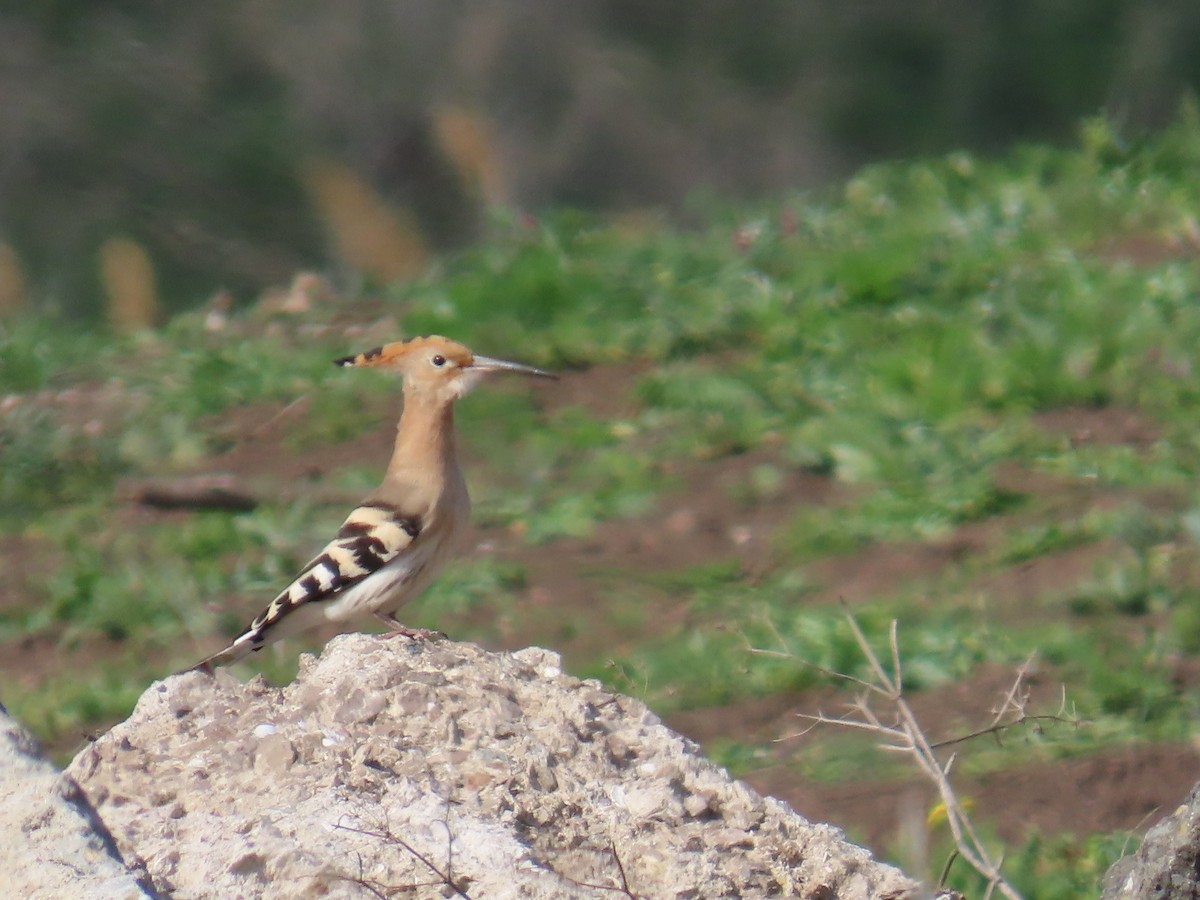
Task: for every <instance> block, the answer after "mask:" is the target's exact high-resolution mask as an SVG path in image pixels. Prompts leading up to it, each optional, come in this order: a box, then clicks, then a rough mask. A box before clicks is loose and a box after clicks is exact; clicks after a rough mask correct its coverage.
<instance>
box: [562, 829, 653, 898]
mask: <svg viewBox="0 0 1200 900" xmlns="http://www.w3.org/2000/svg"><path fill="white" fill-rule="evenodd" d="M608 849H609V851H610V852H611V853H612V855H613V861H614V862H616V864H617V873H618V874H619V875H620V876H621V883H620V884H619V885H616V886H614V885H611V884H594V883H593V882H590V881H578V880H576V879H574V878H571V877H570V876H569V875H562V877H563V878H565V879H566V880H567V881H569V882H571V883H572V884H574V885H578V886H579V887H584V888H591V889H592V890H595V891H612V892H613V893H617V894H624V895H625V896H626V897H628V898H629V900H640V898H639V897H638V895H637V894H635V893H634V892H633V889H632V888H630V887H629V878H628V877H626V875H625V864H624V863H622V862H621V854H619V853H617V845H616V844H615V843H613V842H612V841H611V840H610V841H609V842H608ZM559 874H560V875H561V874H562V873H559Z"/></svg>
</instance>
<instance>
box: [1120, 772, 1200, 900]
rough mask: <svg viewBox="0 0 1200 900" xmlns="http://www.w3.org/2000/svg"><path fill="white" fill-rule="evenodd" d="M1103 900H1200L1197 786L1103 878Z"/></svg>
mask: <svg viewBox="0 0 1200 900" xmlns="http://www.w3.org/2000/svg"><path fill="white" fill-rule="evenodd" d="M1102 897H1103V900H1192V898H1200V784H1197V785H1196V786H1195V787H1194V788H1192V792H1191V794H1189V795H1188V798H1187V800H1186V801H1184V803H1183V805H1182V806H1180V807H1179V808H1178V809H1177V810H1175V812H1174V813H1173V814H1171V815H1169V816H1167V817H1166V818H1165V819H1163V820H1162V821H1161V822H1159V823H1158V824H1157V825H1155V826H1154V827H1153V828H1151V829H1150V830H1149V831H1147V832H1146V837H1145V839H1144V840H1143V841H1142V846H1141V847H1140V848H1138V851H1137V852H1136V853H1133V854H1131V855H1129V856H1126V857H1124V858H1122V859H1119V860H1117V861H1116V862H1115V863H1113V864H1112V866H1110V867H1109V870H1108V872H1107V873H1106V874H1105V876H1104V893H1103V895H1102Z"/></svg>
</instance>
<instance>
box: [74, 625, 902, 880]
mask: <svg viewBox="0 0 1200 900" xmlns="http://www.w3.org/2000/svg"><path fill="white" fill-rule="evenodd" d="M68 773H69V774H70V775H71V777H72V778H74V779H75V780H76V781H78V783H79V784H80V785H81V787H82V789H83V790H84V791H85V792H86V793H87V796H88V797H89V798H90V799H91V801H92V802H93V803H94V805H95V807H96V809H97V811H98V812H99V814H100V815H101V817H103V819H104V821H105V823H106V824H107V825H108V827H109V829H110V830H111V831H112V833H113V835H114V837H115V839H116V842H117V845H118V847H120V849H121V850H122V852H124V853H125V854H126V855H127V856H130V857H134V856H136V857H137V858H139V859H141V860H144V862H145V865H146V868H147V870H148V872H149V873H150V876H151V877H152V879H153V884H154V886H155V888H156V889H158V890H160V891H162V892H163V893H169V894H171V895H172V896H173V897H177V898H208V897H212V898H217V897H220V898H227V897H251V896H252V897H263V898H284V897H287V898H292V897H317V896H321V897H335V898H338V897H346V898H350V897H354V898H361V897H363V896H370V895H371V894H372V892H374V894H375V895H377V896H392V895H402V896H419V897H442V896H454V895H455V892H456V891H458V892H460V895H468V896H471V897H476V898H509V897H514V898H515V897H528V898H584V897H587V898H592V897H597V898H598V897H604V898H611V897H614V896H627V895H630V894H632V895H636V896H638V897H642V898H657V897H664V898H688V897H695V898H700V897H705V898H709V897H766V896H781V897H809V896H816V895H819V896H835V897H837V898H839V900H854V898H868V897H871V898H885V897H890V898H901V897H915V896H917V885H916V884H915V883H914V882H912V881H910V880H909V879H907V878H906V877H905V876H903V875H902V874H901V873H900V872H898V871H897V870H895V869H892V868H890V867H888V866H885V865H882V864H880V863H877V862H875V861H874V860H873V859H872V858H871V857H870V855H869V854H868V853H867V851H865V850H863V849H861V848H859V847H855V846H854V845H852V844H850V843H848V842H847V841H846V840H845V838H844V836H843V835H842V833H841V832H840V831H838V830H837V829H835V828H832V827H830V826H827V825H814V824H810V823H809V822H806V821H805V820H804V819H802V818H801V817H800V816H798V815H796V814H795V813H794V812H793V811H792V810H791V809H789V808H788V807H787V806H786V805H785V804H783V803H780V802H778V801H776V800H774V799H772V798H769V797H762V796H759V795H758V794H756V793H755V792H754V791H753V790H751V789H750V788H748V787H747V786H746V785H744V784H742V783H740V782H737V781H734V780H733V779H731V778H730V777H729V775H728V774H727V773H726V772H725V771H724V770H722V769H720V768H718V767H717V766H715V765H714V764H712V763H711V762H708V761H707V760H705V759H704V758H703V757H702V756H700V754H699V752H698V750H697V748H696V747H695V745H693V744H692V743H690V742H689V741H687V740H686V739H684V738H682V737H680V736H679V735H677V734H675V733H673V732H672V731H670V730H669V729H667V728H666V727H665V726H664V725H663V724H662V723H661V722H660V721H659V720H658V718H657V717H655V716H654V715H653V714H652V713H651V712H650V711H649V710H648V709H647V708H646V707H645V706H644V705H642V704H641V703H639V702H637V701H635V700H632V699H630V698H628V697H623V696H621V695H619V694H614V693H611V692H609V691H607V690H605V689H604V688H603V687H602V686H601V685H600V684H599V683H598V682H595V681H579V680H578V679H575V678H572V677H570V676H568V675H564V674H563V673H562V666H561V662H560V660H559V658H558V657H557V656H556V655H555V654H553V653H549V652H547V651H545V650H539V649H536V648H531V649H528V650H523V651H520V652H517V653H490V652H487V651H485V650H482V649H480V648H478V647H476V646H474V645H470V644H458V643H451V642H438V643H431V642H405V641H400V640H394V639H393V640H381V639H379V638H376V637H371V636H367V635H343V636H341V637H339V638H335V639H334V640H333V641H331V642H330V644H329V645H328V646H327V648H326V650H325V652H324V653H323V654H322V656H321V658H320V659H319V660H314V659H313V658H312V657H307V656H306V657H304V658H303V659H302V661H301V666H300V673H299V675H298V676H297V678H296V681H295V682H294V683H293V684H290V685H288V686H287V687H284V688H274V687H270V686H268V685H267V684H266V683H264V682H263V681H262V680H261V679H255V680H253V681H251V682H249V683H248V684H241V683H239V682H238V681H237V680H236V679H234V678H233V677H231V676H230V675H229V674H228V673H226V672H224V671H221V672H218V673H217V675H216V676H215V677H210V676H207V675H203V674H200V673H187V674H183V675H177V676H173V677H171V678H169V679H167V680H166V681H163V682H158V683H156V684H154V685H153V686H151V688H150V689H149V690H147V691H146V693H145V694H144V695H143V696H142V698H141V700H140V701H139V702H138V705H137V708H136V709H135V710H134V712H133V715H132V716H131V717H130V718H129V720H128V721H126V722H124V723H122V724H120V725H118V726H116V727H115V728H113V729H112V730H111V731H110V732H109V733H108V734H106V735H104V736H103V737H102V738H101V739H100V740H98V741H97V742H96V743H94V744H93V745H91V746H90V747H88V748H87V749H85V750H84V751H83V752H82V753H80V754H79V756H78V757H76V759H75V760H74V761H73V762H72V763H71V766H70V767H69V769H68ZM626 886H627V887H626ZM814 892H817V893H816V894H814Z"/></svg>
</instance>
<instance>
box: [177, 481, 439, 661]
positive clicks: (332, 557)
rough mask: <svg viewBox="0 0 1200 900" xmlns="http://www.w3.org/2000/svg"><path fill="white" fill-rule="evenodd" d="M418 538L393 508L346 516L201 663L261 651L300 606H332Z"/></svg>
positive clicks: (416, 526) (367, 508) (367, 507)
mask: <svg viewBox="0 0 1200 900" xmlns="http://www.w3.org/2000/svg"><path fill="white" fill-rule="evenodd" d="M420 532H421V523H420V522H419V520H418V519H417V518H416V517H413V516H406V515H404V514H402V513H401V512H400V511H399V510H398V509H396V508H395V507H393V506H390V505H387V504H383V503H366V504H364V505H362V506H360V507H358V509H356V510H354V512H352V513H350V515H349V516H348V517H347V519H346V521H345V522H344V523H342V527H341V528H340V529H339V530H338V533H337V537H335V538H334V539H333V540H332V541H330V542H329V543H328V544H326V545H325V548H324V549H323V550H322V551H321V552H320V553H318V554H317V555H316V556H315V557H314V558H313V559H312V561H311V562H309V564H308V565H306V566H305V567H304V568H303V569H302V570H301V571H300V574H299V575H297V576H296V578H295V579H294V580H293V581H292V583H291V584H289V585H288V586H287V587H286V588H285V589H284V590H283V591H282V592H280V594H279V596H277V597H276V598H275V599H274V600H272V601H271V604H270V605H269V606H268V607H267V608H266V609H264V610H263V611H262V612H261V613H260V614H259V615H258V617H257V618H255V620H254V621H253V622H251V623H250V627H249V628H247V629H246V630H245V631H244V632H243V633H242V634H241V635H239V636H238V637H237V639H236V640H234V642H233V643H232V644H231V645H230V647H229V648H228V649H227V650H225V651H222V652H221V653H218V654H215V655H214V656H211V657H209V658H208V659H207V660H205V661H204V662H202V663H200V667H204V666H205V665H206V664H222V663H224V662H228V661H232V660H236V659H240V658H241V657H242V656H245V655H246V654H247V653H249V652H251V651H253V650H258V649H260V648H261V647H262V646H263V645H264V644H265V643H266V642H267V633H268V632H269V631H271V629H272V627H273V626H274V625H276V623H278V622H280V621H282V620H283V619H284V618H285V617H287V616H288V615H290V614H291V613H293V612H295V610H296V609H297V608H299V607H301V606H304V605H305V604H309V603H320V602H323V601H324V602H328V601H331V600H334V599H336V598H338V597H340V596H342V595H344V594H345V593H346V591H348V590H350V589H351V588H353V587H355V586H356V585H358V584H361V583H362V582H363V581H365V580H366V579H368V578H370V577H371V576H372V575H374V574H375V573H376V572H378V571H379V570H380V569H382V568H383V567H384V566H386V565H388V563H390V562H392V561H393V560H395V559H397V558H398V557H399V556H401V554H403V553H404V552H405V551H406V550H408V549H409V548H410V547H411V546H412V543H413V541H414V540H416V538H417V535H418V534H420Z"/></svg>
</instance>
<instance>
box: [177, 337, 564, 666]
mask: <svg viewBox="0 0 1200 900" xmlns="http://www.w3.org/2000/svg"><path fill="white" fill-rule="evenodd" d="M334 365H337V366H339V367H342V368H351V367H354V368H359V367H363V368H376V369H384V370H387V371H391V372H396V373H398V374H399V375H400V377H401V379H402V381H403V390H404V409H403V411H402V413H401V416H400V423H399V425H398V426H397V428H396V442H395V445H394V448H393V450H392V456H391V461H390V462H389V463H388V467H387V472H386V474H385V475H384V477H383V481H382V483H381V484H380V485H379V487H378V488H376V489H375V490H374V491H373V492H371V494H370V495H368V496H367V498H366V499H365V500H363V502H362V503H360V504H359V505H358V507H357V508H356V509H355V510H354V511H353V512H351V513H350V515H349V516H347V517H346V520H345V521H344V522H343V523H342V526H341V528H339V529H338V532H337V535H336V536H335V537H334V538H333V540H331V541H330V542H329V543H328V544H326V545H325V547H324V548H323V549H322V550H321V551H320V552H319V553H317V555H316V556H314V557H313V559H312V560H311V561H310V562H309V563H308V564H307V565H306V566H304V568H303V569H301V570H300V572H299V573H298V574H297V575H296V577H295V578H294V579H293V580H292V582H291V583H290V584H289V585H288V586H287V587H285V588H284V589H283V590H282V591H280V593H279V594H278V595H277V596H276V597H275V599H274V600H272V601H271V602H270V604H269V605H268V606H267V607H266V609H264V610H263V611H262V612H261V613H259V614H258V616H257V617H256V618H255V619H254V621H253V622H251V623H250V625H249V626H247V628H246V629H245V630H244V631H243V632H242V633H241V634H239V635H238V636H237V637H236V638H234V640H233V641H232V643H230V645H229V646H228V647H226V648H225V649H224V650H221V651H220V652H219V653H214V654H213V655H212V656H209V657H206V658H205V659H203V660H201V661H200V662H199V663H197V664H196V665H195V666H193V667H192V668H193V670H200V671H206V672H210V673H211V672H212V670H213V667H214V666H223V665H229V664H231V663H234V662H237V661H238V660H241V659H243V658H244V657H246V656H247V655H249V654H250V653H252V652H255V651H258V650H261V649H262V648H263V647H265V646H266V645H267V644H269V643H273V642H274V641H276V640H278V639H279V638H282V637H286V636H289V635H293V634H297V633H299V632H302V631H306V630H308V629H310V628H313V627H315V626H317V625H319V624H322V623H325V622H335V623H345V622H348V621H350V620H353V619H357V618H360V617H363V616H365V615H366V614H368V613H369V614H373V615H374V616H375V617H376V618H378V619H379V620H380V621H382V622H384V623H385V624H386V625H387V626H388V627H389V628H391V629H392V630H391V632H390V633H389V634H388V635H387V636H388V637H392V636H406V637H410V638H427V637H432V636H435V635H436V634H437V633H436V632H431V631H428V630H426V629H420V628H408V627H406V626H404V625H402V624H401V623H400V621H399V620H398V619H397V618H396V612H397V611H398V610H399V609H400V607H401V606H403V605H404V604H405V603H407V602H408V601H409V600H412V599H413V598H414V597H416V596H417V595H418V594H420V593H421V592H422V591H424V590H425V588H427V587H428V586H429V584H430V583H431V582H432V581H433V580H434V578H435V577H436V576H437V575H438V573H439V571H440V570H441V569H442V567H443V566H444V565H445V564H446V562H447V561H448V559H449V558H450V557H451V556H453V554H454V550H455V547H456V544H457V543H458V540H459V539H460V538H461V537H462V534H463V532H464V530H465V528H466V525H467V522H468V519H469V517H470V511H471V498H470V495H469V494H468V492H467V485H466V482H465V481H464V480H463V476H462V470H461V469H460V468H459V464H458V454H457V448H456V445H455V431H454V404H455V401H457V400H459V399H460V398H462V397H463V396H464V395H465V394H466V393H467V392H468V391H470V390H471V389H472V388H473V387H474V386H475V385H476V384H477V383H478V382H479V381H480V380H481V379H482V378H483V377H484V376H486V375H488V374H491V373H496V372H515V373H519V374H523V375H530V376H534V377H538V378H556V377H557V376H555V375H553V374H552V373H550V372H546V371H543V370H542V369H536V368H534V367H533V366H527V365H523V364H521V363H516V362H509V361H507V360H503V359H493V358H492V357H490V356H480V355H478V354H475V353H472V352H471V350H470V349H468V348H467V347H465V346H464V345H463V344H460V343H458V342H456V341H452V340H450V339H448V338H444V337H442V336H440V335H429V336H427V337H417V338H412V339H411V340H407V341H396V342H394V343H390V344H384V345H383V346H381V347H376V348H374V349H373V350H368V351H366V352H365V353H358V354H355V355H353V356H346V357H343V358H341V359H336V360H334Z"/></svg>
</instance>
